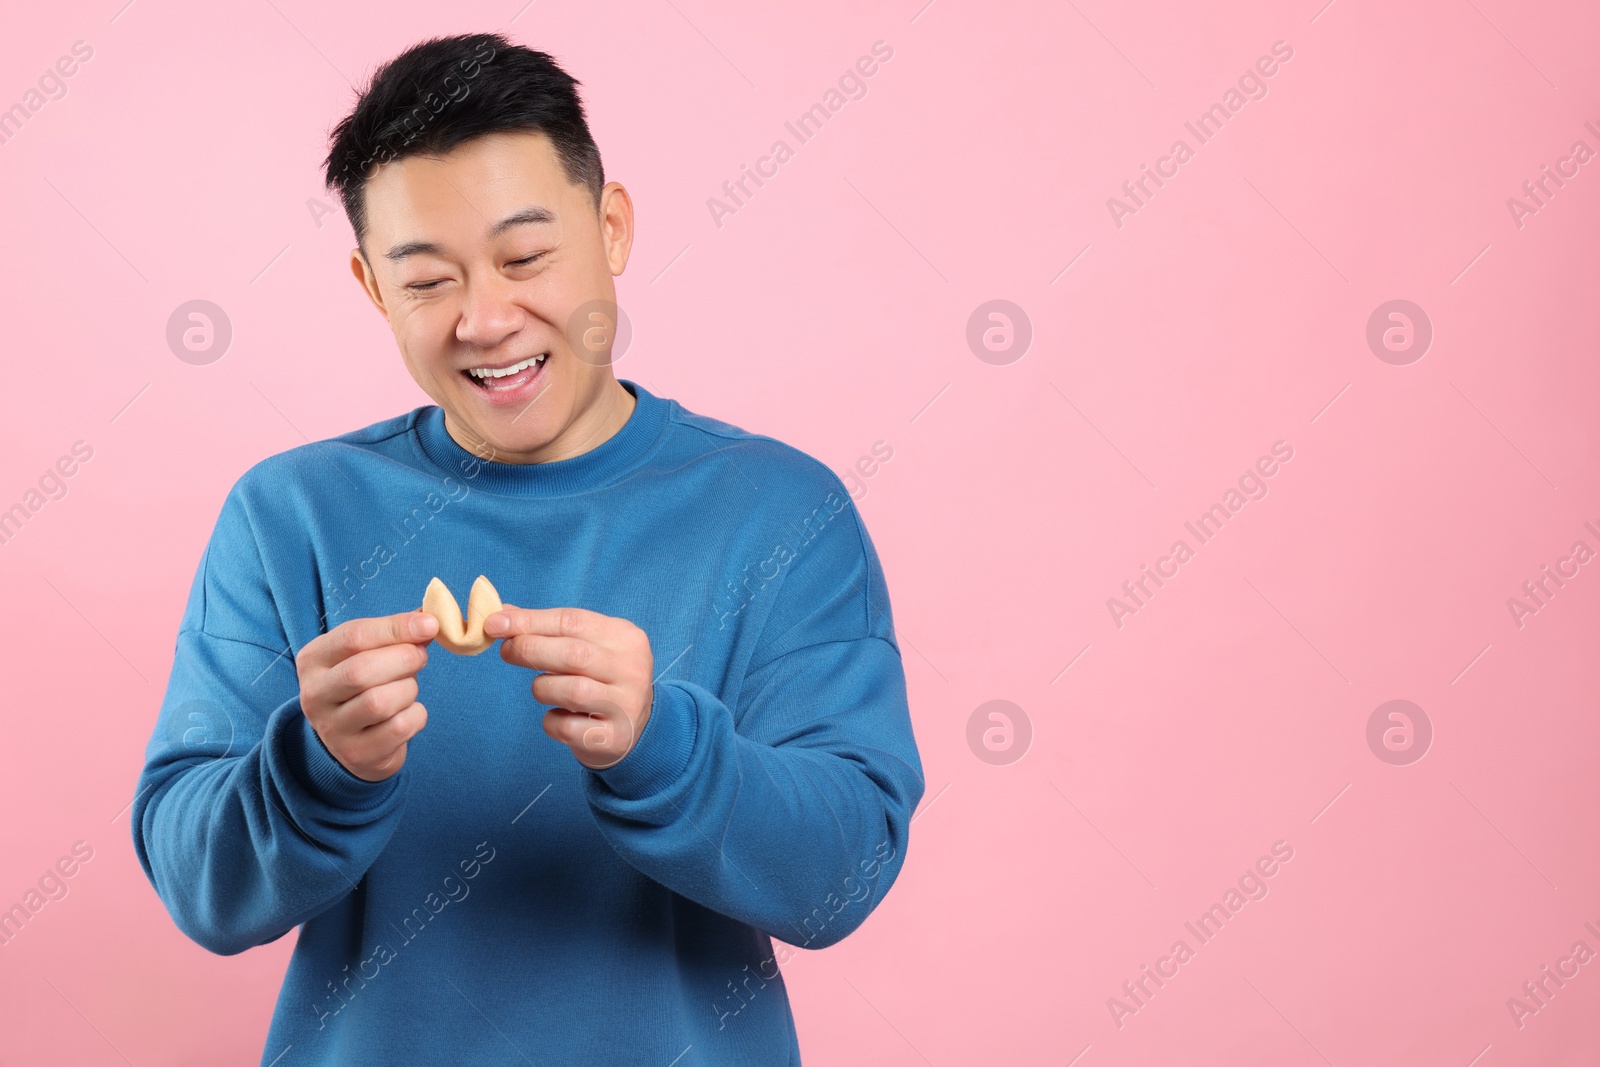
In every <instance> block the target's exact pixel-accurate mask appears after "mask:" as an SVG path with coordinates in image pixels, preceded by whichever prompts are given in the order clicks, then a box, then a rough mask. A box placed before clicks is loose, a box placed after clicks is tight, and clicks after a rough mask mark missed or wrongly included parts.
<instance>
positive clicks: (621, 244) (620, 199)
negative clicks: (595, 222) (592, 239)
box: [600, 182, 633, 277]
mask: <svg viewBox="0 0 1600 1067" xmlns="http://www.w3.org/2000/svg"><path fill="white" fill-rule="evenodd" d="M600 239H601V240H602V241H603V242H604V243H605V250H606V265H607V266H608V267H610V269H611V274H612V276H613V277H615V276H617V275H619V274H621V273H622V272H623V271H624V270H626V269H627V266H628V254H629V252H631V251H632V250H633V198H632V197H630V196H629V195H628V190H626V189H624V188H623V187H622V183H620V182H607V183H606V186H605V188H604V189H601V190H600Z"/></svg>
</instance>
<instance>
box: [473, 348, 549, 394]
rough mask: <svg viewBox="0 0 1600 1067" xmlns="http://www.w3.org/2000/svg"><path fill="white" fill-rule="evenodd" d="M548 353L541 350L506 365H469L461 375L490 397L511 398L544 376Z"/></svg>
mask: <svg viewBox="0 0 1600 1067" xmlns="http://www.w3.org/2000/svg"><path fill="white" fill-rule="evenodd" d="M549 356H550V353H548V352H541V353H539V354H538V355H537V356H531V357H529V358H528V359H525V360H523V361H521V362H520V363H513V364H511V365H510V366H507V367H471V368H468V369H467V370H464V371H462V372H461V374H462V376H463V377H465V378H466V379H467V380H468V381H470V382H471V383H472V384H473V385H475V386H477V388H478V389H479V390H480V391H481V392H484V393H486V394H488V395H489V396H490V397H491V398H495V399H499V398H505V399H512V398H513V397H514V394H518V393H521V392H523V391H525V389H526V388H527V387H528V386H529V385H532V384H533V383H534V382H536V381H538V380H539V379H540V378H542V377H543V376H544V366H545V363H546V361H547V360H548V359H549Z"/></svg>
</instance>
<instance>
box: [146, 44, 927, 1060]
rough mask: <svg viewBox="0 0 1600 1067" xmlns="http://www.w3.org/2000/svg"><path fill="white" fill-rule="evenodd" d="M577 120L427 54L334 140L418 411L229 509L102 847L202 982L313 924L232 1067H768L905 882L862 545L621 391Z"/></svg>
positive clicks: (901, 794)
mask: <svg viewBox="0 0 1600 1067" xmlns="http://www.w3.org/2000/svg"><path fill="white" fill-rule="evenodd" d="M577 84H578V83H576V82H575V81H574V80H573V79H572V78H570V77H569V76H568V75H567V74H566V73H564V72H563V71H562V70H561V69H560V68H559V67H557V66H556V65H555V64H554V63H553V62H552V61H551V59H550V57H549V56H547V55H544V54H542V53H539V52H534V51H530V50H528V49H526V48H522V47H519V46H513V45H511V44H510V43H509V42H508V41H507V40H506V39H505V38H503V37H501V36H498V35H482V34H479V35H468V36H461V37H452V38H444V39H435V40H431V41H428V42H426V43H424V44H422V45H419V46H417V47H415V48H413V49H411V50H410V51H408V52H406V53H404V54H403V55H401V56H399V57H398V58H396V59H395V60H393V61H392V62H391V63H389V64H388V65H387V66H385V67H383V68H382V69H380V70H379V71H378V72H377V73H376V74H375V76H374V78H373V81H372V83H371V85H370V86H369V87H368V88H367V90H366V91H365V92H364V93H363V94H362V96H361V97H360V99H359V101H358V103H357V105H356V107H355V109H354V111H353V112H352V114H351V115H350V116H349V117H348V118H346V119H345V120H344V121H343V122H341V123H340V124H339V126H338V127H337V128H336V129H335V130H334V135H333V143H332V148H331V151H330V153H329V155H328V160H327V176H328V181H329V184H330V186H331V187H333V188H335V189H336V190H338V192H339V195H340V196H341V198H342V200H343V202H344V205H345V209H346V211H347V213H348V215H349V217H350V219H351V222H352V226H353V228H354V230H355V234H356V239H357V248H356V249H354V250H353V251H352V253H351V267H352V269H353V271H354V273H355V275H356V277H357V279H358V280H359V282H360V284H361V285H362V287H363V290H364V291H365V293H366V295H367V296H368V297H370V299H371V301H372V303H373V304H374V305H375V306H376V307H377V310H378V311H379V312H380V313H381V314H382V315H383V316H384V318H385V319H386V320H387V322H388V324H389V326H390V328H391V329H392V330H393V331H394V335H395V340H396V342H397V343H398V345H399V348H400V354H401V358H402V359H403V360H404V361H405V365H406V368H407V370H409V371H410V372H411V375H412V377H414V378H415V379H416V381H417V383H418V384H419V385H420V386H421V387H422V389H423V390H424V391H425V392H426V393H427V394H428V395H429V396H430V397H431V398H432V399H433V400H434V401H435V403H434V404H432V405H425V406H423V407H419V408H417V409H416V410H414V411H412V412H410V413H409V414H406V415H402V416H398V417H395V418H392V419H389V420H387V421H384V422H380V423H377V424H375V425H372V426H368V427H366V428H364V429H360V430H356V431H353V432H351V433H347V434H344V435H343V436H340V437H336V438H332V439H331V440H327V441H320V442H316V443H313V444H309V445H305V446H303V447H299V448H294V449H291V450H289V451H288V452H285V453H282V454H280V455H276V456H272V457H270V458H268V459H266V460H263V461H262V462H260V463H257V464H256V465H255V466H253V467H251V468H250V469H249V470H248V471H247V472H246V473H245V474H244V475H243V476H242V477H241V478H240V479H239V480H238V482H237V483H236V484H235V485H234V486H233V488H232V490H231V491H230V492H229V493H228V495H227V498H226V499H225V501H224V502H223V505H222V509H221V514H220V516H219V518H218V520H217V525H216V529H215V531H214V532H213V534H212V537H211V540H210V542H209V544H208V546H207V548H206V550H205V553H204V555H203V557H202V559H201V560H200V563H199V566H198V568H197V570H196V574H195V579H194V585H193V588H192V591H191V593H190V596H189V600H188V604H187V607H186V609H185V612H184V616H183V620H182V623H181V624H180V627H179V632H178V638H177V650H176V656H175V662H174V664H173V669H172V674H171V677H170V680H169V682H168V686H167V691H166V696H165V699H164V701H163V704H162V707H161V712H160V717H159V720H158V722H157V724H156V727H155V731H154V734H153V736H152V738H151V740H150V744H149V747H148V749H147V752H146V762H145V766H144V769H143V773H142V774H141V775H140V779H139V782H138V789H137V793H136V797H137V799H136V800H135V802H134V806H133V819H132V823H133V837H134V845H135V848H136V850H137V852H138V856H139V859H140V862H141V864H142V865H143V866H144V869H145V873H146V874H147V875H148V876H149V878H150V880H151V883H152V885H154V887H155V889H156V891H157V893H158V894H159V895H160V896H161V898H162V900H163V901H164V903H165V904H166V906H167V908H168V910H169V912H170V913H171V914H172V916H173V919H174V920H175V921H176V923H177V925H178V926H179V927H180V928H181V929H182V930H183V931H184V933H186V934H187V935H188V936H189V937H191V938H193V939H194V940H195V941H197V942H199V943H200V944H201V945H203V946H205V947H206V948H208V949H210V950H211V951H213V952H218V953H225V954H231V953H237V952H242V951H244V950H245V949H248V948H251V947H252V946H255V945H262V944H266V943H268V942H271V941H273V940H275V939H277V938H279V937H282V936H283V935H284V934H285V933H287V932H288V931H289V930H291V929H293V928H294V927H295V926H297V925H301V924H303V926H302V928H301V932H300V935H299V939H298V941H297V942H296V945H295V950H294V955H293V957H292V959H291V961H290V964H289V969H288V973H287V975H286V977H285V979H284V984H283V988H282V992H281V993H280V996H279V999H278V1004H277V1008H276V1011H275V1013H274V1015H273V1020H272V1026H271V1031H270V1033H269V1035H268V1042H267V1045H266V1047H265V1049H264V1050H263V1053H262V1062H263V1063H274V1064H276V1065H277V1067H294V1065H298V1064H335V1063H337V1064H358V1063H360V1064H365V1063H371V1064H390V1065H394V1064H441V1063H512V1062H515V1063H522V1062H531V1063H541V1064H544V1063H594V1064H639V1065H644V1067H667V1065H668V1064H672V1065H674V1067H692V1065H700V1064H704V1065H711V1064H730V1065H731V1064H739V1065H747V1064H759V1065H766V1064H795V1063H798V1062H799V1050H798V1042H797V1039H796V1034H795V1029H794V1023H793V1018H792V1016H791V1013H790V1010H789V1004H788V999H787V996H786V993H785V988H784V982H783V978H782V975H781V972H780V968H779V964H781V963H782V962H783V961H784V960H786V959H787V958H788V957H789V955H790V954H791V952H790V950H789V949H788V948H787V947H780V948H778V949H777V950H776V951H775V950H774V946H773V939H774V938H777V939H779V940H780V941H781V942H785V943H787V944H788V945H800V946H806V947H810V948H820V947H823V946H826V945H829V944H832V943H834V942H836V941H838V940H839V939H840V938H842V937H844V936H845V935H846V934H848V933H850V932H851V931H852V930H854V929H856V928H857V927H858V926H860V924H861V922H862V921H863V920H864V919H865V918H866V917H867V915H868V913H870V912H871V911H872V909H873V908H874V907H876V906H877V904H878V902H880V901H881V900H882V899H883V897H884V894H885V893H887V892H888V890H889V888H890V886H891V885H892V884H893V883H894V881H895V879H896V877H897V875H898V873H899V871H900V867H901V864H902V863H903V862H904V857H905V849H906V837H907V828H908V825H909V820H910V816H911V813H912V811H913V810H914V809H915V807H916V804H917V802H918V800H919V799H920V798H921V797H922V795H923V777H922V767H921V763H920V760H919V757H918V754H917V749H916V744H915V741H914V738H913V735H912V730H911V723H910V716H909V711H908V708H907V704H906V695H905V676H904V672H903V669H902V664H901V660H900V653H899V649H898V646H897V644H896V641H895V636H894V629H893V626H892V623H891V618H890V610H889V599H888V594H887V591H886V587H885V583H884V575H883V570H882V568H881V566H880V563H879V560H878V557H877V555H876V553H875V551H874V549H873V546H872V542H871V541H870V539H869V538H868V536H867V532H866V530H865V528H864V526H863V525H862V522H861V518H860V516H859V515H858V514H857V513H856V511H855V508H854V507H853V506H852V504H851V500H850V496H849V493H848V492H847V491H846V490H845V488H844V486H843V485H842V483H841V482H840V481H839V479H838V478H837V477H835V476H834V475H833V474H832V472H830V471H829V470H828V469H827V468H826V467H824V466H823V465H822V464H820V463H818V462H817V461H816V460H814V459H811V458H810V457H808V456H806V455H805V454H803V453H801V452H799V451H798V450H796V449H794V448H791V447H789V446H787V445H784V444H782V443H780V442H778V441H775V440H773V439H772V438H769V437H763V436H760V435H757V434H752V433H748V432H746V431H744V430H742V429H739V428H737V427H735V426H732V425H729V424H727V423H723V422H718V421H716V420H714V419H711V418H707V417H705V416H702V415H697V414H694V413H692V412H689V411H687V410H685V409H684V408H683V407H682V406H681V405H680V404H678V403H677V402H675V401H672V400H669V399H665V398H662V397H658V396H655V395H653V394H652V393H650V392H649V391H648V390H646V389H645V388H643V387H642V386H640V385H639V384H638V383H636V382H630V381H626V380H622V381H619V380H618V379H616V378H615V377H614V376H613V375H612V370H611V363H610V352H611V345H612V343H613V341H614V337H613V328H614V327H615V325H616V322H617V317H618V315H617V311H616V305H615V289H614V284H613V281H612V278H613V276H615V275H618V274H621V273H622V271H623V269H624V268H625V266H626V265H627V261H628V253H629V249H630V246H631V243H632V238H633V206H632V202H631V201H630V199H629V197H628V193H627V191H626V190H625V189H623V187H622V186H621V185H619V184H617V183H616V182H610V183H606V182H605V181H604V178H603V173H602V170H601V165H600V157H599V153H598V151H597V150H596V149H595V146H594V142H593V140H592V139H591V137H590V135H589V130H588V127H587V124H586V122H585V119H584V114H583V108H582V105H581V103H580V101H579V98H578V96H577V93H576V86H577ZM713 336H715V331H711V330H708V331H706V335H705V338H710V337H713ZM705 338H695V339H691V343H695V344H700V343H704V341H705ZM329 357H330V358H337V357H336V355H335V354H333V353H330V354H329ZM480 574H482V575H485V576H487V577H488V578H489V579H490V581H491V582H492V584H493V585H494V586H495V587H496V588H497V589H498V591H499V592H500V594H501V595H502V596H503V597H504V598H505V600H506V603H505V606H504V608H503V610H500V611H497V612H495V613H494V614H493V615H491V616H489V617H488V618H487V620H486V621H485V631H486V632H487V634H488V635H489V636H490V637H492V638H495V639H498V641H499V644H498V650H499V656H498V657H494V656H487V655H456V654H453V653H450V652H447V651H445V650H444V649H443V648H442V647H437V646H436V647H430V644H431V642H432V639H433V638H434V637H435V636H436V632H437V628H438V623H437V622H435V620H434V619H433V617H432V616H430V615H427V614H425V613H423V612H421V611H419V610H418V605H419V604H420V603H421V600H422V595H423V591H424V589H425V588H426V587H427V586H428V584H429V581H430V580H431V579H432V578H433V577H439V578H441V579H442V580H443V581H444V582H445V584H446V585H447V586H448V587H449V588H450V590H451V591H452V594H453V595H455V596H457V597H458V598H459V597H460V596H462V595H463V594H464V593H465V591H466V590H467V589H468V588H469V586H471V584H472V583H473V581H474V579H475V578H476V577H477V576H478V575H480ZM519 605H531V606H519ZM530 690H531V698H530Z"/></svg>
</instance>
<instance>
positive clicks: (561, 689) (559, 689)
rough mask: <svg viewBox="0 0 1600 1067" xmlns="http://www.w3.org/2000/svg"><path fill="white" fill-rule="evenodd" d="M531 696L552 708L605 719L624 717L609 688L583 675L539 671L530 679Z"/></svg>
mask: <svg viewBox="0 0 1600 1067" xmlns="http://www.w3.org/2000/svg"><path fill="white" fill-rule="evenodd" d="M532 689H533V699H535V700H537V701H538V702H539V703H541V704H548V705H549V706H550V707H552V708H566V709H568V710H569V711H574V712H578V713H579V714H584V715H587V714H589V713H590V712H593V713H595V714H597V715H602V716H605V717H606V718H625V717H626V716H625V715H624V713H623V711H622V709H621V708H620V707H618V705H617V704H616V703H615V701H614V700H613V699H612V698H613V693H612V690H611V687H610V686H608V685H605V684H604V683H601V682H597V681H595V680H594V679H593V678H589V677H586V676H585V675H582V674H541V675H539V676H538V677H537V678H535V679H534V680H533V686H532Z"/></svg>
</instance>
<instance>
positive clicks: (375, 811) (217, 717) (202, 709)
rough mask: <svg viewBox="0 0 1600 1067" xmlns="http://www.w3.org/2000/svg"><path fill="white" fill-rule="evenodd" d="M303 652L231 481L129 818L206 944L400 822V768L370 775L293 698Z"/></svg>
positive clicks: (325, 878)
mask: <svg viewBox="0 0 1600 1067" xmlns="http://www.w3.org/2000/svg"><path fill="white" fill-rule="evenodd" d="M244 481H245V480H244V479H241V485H242V484H243V483H244ZM294 655H295V652H294V651H293V650H291V648H290V644H289V640H288V638H287V636H286V635H285V632H284V625H283V623H282V620H281V618H280V616H279V613H278V611H277V609H276V607H275V601H274V599H273V590H272V587H271V584H270V582H269V579H268V575H267V570H266V567H265V566H264V565H263V562H262V554H261V551H260V547H259V544H258V542H257V539H256V536H255V528H254V524H253V522H252V519H251V508H250V506H249V504H248V503H247V495H246V494H245V493H243V492H242V491H241V488H240V485H236V486H235V487H234V489H233V490H232V491H231V492H230V493H229V495H228V498H227V500H226V501H225V502H224V504H223V507H222V513H221V515H220V516H219V517H218V520H217V525H216V529H215V530H214V531H213V533H212V535H211V540H210V542H209V543H208V544H207V546H206V549H205V551H204V553H203V554H202V556H201V559H200V563H199V566H198V567H197V568H196V571H195V577H194V583H193V586H192V588H191V590H190V594H189V600H188V604H187V606H186V607H185V609H184V615H183V620H182V622H181V623H180V625H179V628H178V636H177V642H176V651H175V654H174V659H173V665H172V673H171V675H170V676H169V678H168V681H167V688H166V693H165V696H164V697H163V699H162V703H161V708H160V711H159V714H158V716H157V720H156V725H155V729H154V732H153V733H152V735H151V738H150V742H149V744H148V746H147V747H146V750H145V762H144V767H143V769H142V770H141V772H140V774H139V780H138V785H137V789H136V791H135V794H134V801H133V807H132V818H131V823H132V831H133V845H134V851H135V853H136V854H137V856H138V858H139V863H140V865H141V866H142V867H143V868H144V872H145V875H146V877H148V878H149V879H150V883H151V885H152V886H154V887H155V890H156V893H157V895H158V896H160V898H161V900H162V903H163V904H165V905H166V908H167V911H168V912H169V913H170V914H171V915H172V918H173V920H174V921H175V922H176V923H177V925H178V928H179V929H181V930H182V931H183V932H184V933H185V934H187V935H188V936H189V937H190V938H191V939H193V940H194V941H196V942H197V943H199V944H200V945H202V946H203V947H205V948H207V949H209V950H210V951H212V952H216V953H221V954H228V955H231V954H233V953H237V952H242V951H244V950H245V949H247V948H252V947H254V946H256V945H263V944H266V943H268V942H270V941H274V940H276V939H277V938H279V937H282V936H283V935H284V934H286V933H288V932H289V931H290V930H292V929H294V928H295V927H296V926H298V925H299V924H300V923H302V922H304V921H306V920H307V919H309V918H312V917H313V916H315V915H317V914H319V913H320V912H322V911H324V910H326V909H327V908H329V907H330V906H332V905H333V904H334V903H336V902H337V901H338V900H339V899H340V898H341V897H343V896H344V895H345V894H346V893H349V892H350V891H351V890H352V889H354V888H355V886H356V883H357V882H359V881H360V880H361V877H362V875H363V874H364V873H365V872H366V870H367V868H368V867H370V866H371V864H372V863H373V861H374V860H375V859H376V858H377V856H378V854H379V853H380V852H381V851H382V850H383V847H384V845H385V844H386V843H387V841H388V839H389V837H390V836H391V835H392V834H393V832H394V829H395V827H396V826H397V825H398V822H399V818H400V814H401V811H402V803H403V800H404V794H405V783H406V781H407V778H406V768H404V767H402V768H401V770H400V771H399V773H397V774H395V775H393V776H391V777H390V778H387V779H385V780H383V781H381V782H368V781H365V780H364V779H361V778H358V777H356V776H355V775H353V774H351V773H350V772H349V771H348V770H346V769H345V768H344V766H343V765H341V764H340V763H339V762H338V761H337V760H335V759H334V758H333V756H332V755H331V754H330V753H329V752H328V750H327V748H326V747H324V746H323V744H322V740H321V738H319V737H318V736H317V734H316V732H315V731H314V730H313V729H312V728H311V724H310V723H309V722H308V721H307V719H306V717H305V715H304V714H303V713H302V711H301V709H300V702H299V693H300V687H299V678H298V675H297V672H296V670H295V663H294Z"/></svg>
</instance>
